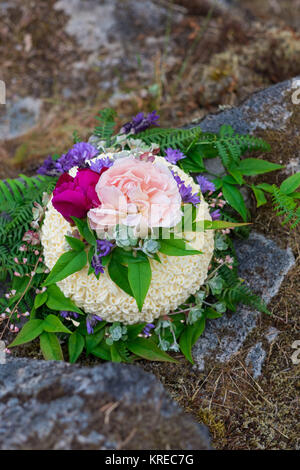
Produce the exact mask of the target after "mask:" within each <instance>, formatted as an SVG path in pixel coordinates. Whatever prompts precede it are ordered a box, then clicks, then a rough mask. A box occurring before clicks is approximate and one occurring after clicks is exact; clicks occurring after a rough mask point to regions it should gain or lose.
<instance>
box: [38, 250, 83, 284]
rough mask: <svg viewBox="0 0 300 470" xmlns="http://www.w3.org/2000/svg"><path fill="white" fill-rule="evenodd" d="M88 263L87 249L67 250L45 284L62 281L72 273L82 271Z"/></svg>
mask: <svg viewBox="0 0 300 470" xmlns="http://www.w3.org/2000/svg"><path fill="white" fill-rule="evenodd" d="M86 263H87V254H86V252H85V251H75V250H71V251H67V252H66V253H64V254H63V255H61V257H60V258H59V259H58V260H57V261H56V263H55V265H54V266H53V268H52V270H51V272H50V274H49V275H48V277H47V279H46V280H45V282H44V283H43V286H49V285H51V284H55V283H56V282H58V281H62V280H63V279H65V278H66V277H68V276H70V275H71V274H74V273H76V272H77V271H81V269H83V268H84V267H85V265H86Z"/></svg>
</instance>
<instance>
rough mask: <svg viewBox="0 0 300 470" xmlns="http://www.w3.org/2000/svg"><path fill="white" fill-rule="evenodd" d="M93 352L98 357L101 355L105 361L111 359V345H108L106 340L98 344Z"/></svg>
mask: <svg viewBox="0 0 300 470" xmlns="http://www.w3.org/2000/svg"><path fill="white" fill-rule="evenodd" d="M91 354H93V355H94V356H96V357H100V359H103V360H104V361H110V360H111V354H110V348H109V346H107V344H106V343H105V342H102V343H100V344H99V345H98V346H96V347H95V348H94V349H93V350H92V351H91Z"/></svg>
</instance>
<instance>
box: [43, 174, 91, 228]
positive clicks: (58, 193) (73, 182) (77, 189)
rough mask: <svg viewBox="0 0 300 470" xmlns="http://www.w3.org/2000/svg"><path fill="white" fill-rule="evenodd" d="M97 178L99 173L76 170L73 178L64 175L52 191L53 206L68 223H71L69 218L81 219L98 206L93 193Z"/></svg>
mask: <svg viewBox="0 0 300 470" xmlns="http://www.w3.org/2000/svg"><path fill="white" fill-rule="evenodd" d="M99 178H100V174H99V173H96V172H95V171H92V170H89V169H84V170H78V172H77V175H76V176H75V178H73V176H70V175H69V174H68V173H64V174H63V175H61V176H60V178H59V180H58V181H57V183H56V186H55V189H54V191H53V199H52V204H53V206H54V207H55V209H56V210H57V211H58V212H60V213H61V215H62V216H63V217H64V218H65V219H66V220H67V221H68V222H71V223H72V219H71V217H77V218H79V219H83V218H84V217H86V215H87V212H88V211H89V210H90V209H92V208H93V207H98V206H99V205H100V201H99V198H98V196H97V193H96V191H95V186H96V184H97V183H98V180H99Z"/></svg>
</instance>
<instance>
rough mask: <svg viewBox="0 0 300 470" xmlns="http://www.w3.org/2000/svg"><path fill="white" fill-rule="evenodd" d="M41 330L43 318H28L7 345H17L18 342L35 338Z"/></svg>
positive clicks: (10, 346)
mask: <svg viewBox="0 0 300 470" xmlns="http://www.w3.org/2000/svg"><path fill="white" fill-rule="evenodd" d="M42 332H43V320H36V319H34V320H29V321H28V322H27V323H25V325H24V326H23V328H22V329H21V331H20V332H19V333H18V336H17V337H16V338H15V339H14V341H13V342H12V343H11V344H10V345H9V348H12V347H14V346H19V345H20V344H25V343H29V342H30V341H32V340H34V339H35V338H37V337H38V336H39V335H40V334H41V333H42Z"/></svg>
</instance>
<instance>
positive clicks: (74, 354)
mask: <svg viewBox="0 0 300 470" xmlns="http://www.w3.org/2000/svg"><path fill="white" fill-rule="evenodd" d="M83 348H84V338H83V336H81V334H79V333H78V332H77V331H74V333H72V334H71V336H69V343H68V350H69V360H70V362H71V363H72V364H73V363H74V362H76V361H77V359H78V358H79V356H80V354H81V353H82V351H83Z"/></svg>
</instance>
